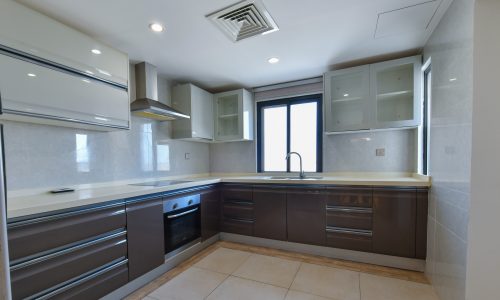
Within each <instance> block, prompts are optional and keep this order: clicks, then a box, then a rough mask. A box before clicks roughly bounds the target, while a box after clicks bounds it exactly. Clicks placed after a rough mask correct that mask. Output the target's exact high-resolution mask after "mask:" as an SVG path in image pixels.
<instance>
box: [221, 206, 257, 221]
mask: <svg viewBox="0 0 500 300" xmlns="http://www.w3.org/2000/svg"><path fill="white" fill-rule="evenodd" d="M222 215H223V216H224V217H230V218H236V219H251V220H253V205H248V204H239V203H235V202H231V203H229V202H225V203H224V204H223V205H222Z"/></svg>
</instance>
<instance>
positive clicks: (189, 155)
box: [184, 152, 191, 160]
mask: <svg viewBox="0 0 500 300" xmlns="http://www.w3.org/2000/svg"><path fill="white" fill-rule="evenodd" d="M190 158H191V153H189V152H186V153H184V159H185V160H189V159H190Z"/></svg>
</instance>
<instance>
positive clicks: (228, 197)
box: [221, 184, 255, 235]
mask: <svg viewBox="0 0 500 300" xmlns="http://www.w3.org/2000/svg"><path fill="white" fill-rule="evenodd" d="M221 215H222V216H221V231H223V232H228V233H235V234H243V235H253V227H254V222H255V219H254V202H253V192H252V186H247V185H241V184H225V185H223V186H222V189H221Z"/></svg>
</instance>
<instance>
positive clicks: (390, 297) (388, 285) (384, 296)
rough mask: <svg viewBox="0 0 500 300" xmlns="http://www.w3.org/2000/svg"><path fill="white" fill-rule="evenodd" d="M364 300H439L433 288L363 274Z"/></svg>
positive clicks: (426, 285) (362, 290)
mask: <svg viewBox="0 0 500 300" xmlns="http://www.w3.org/2000/svg"><path fill="white" fill-rule="evenodd" d="M360 280H361V282H360V285H361V299H362V300H439V298H438V297H437V296H436V294H435V293H434V290H433V289H432V286H430V285H428V284H422V283H417V282H411V281H406V280H400V279H394V278H387V277H381V276H376V275H370V274H363V273H361V278H360Z"/></svg>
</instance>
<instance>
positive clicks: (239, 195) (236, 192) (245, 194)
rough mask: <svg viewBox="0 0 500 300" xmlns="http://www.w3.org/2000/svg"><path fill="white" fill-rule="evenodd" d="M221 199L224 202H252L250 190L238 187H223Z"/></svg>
mask: <svg viewBox="0 0 500 300" xmlns="http://www.w3.org/2000/svg"><path fill="white" fill-rule="evenodd" d="M221 197H222V201H224V202H226V201H228V202H253V192H252V188H249V187H244V186H238V185H237V186H224V187H223V188H222V193H221Z"/></svg>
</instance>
